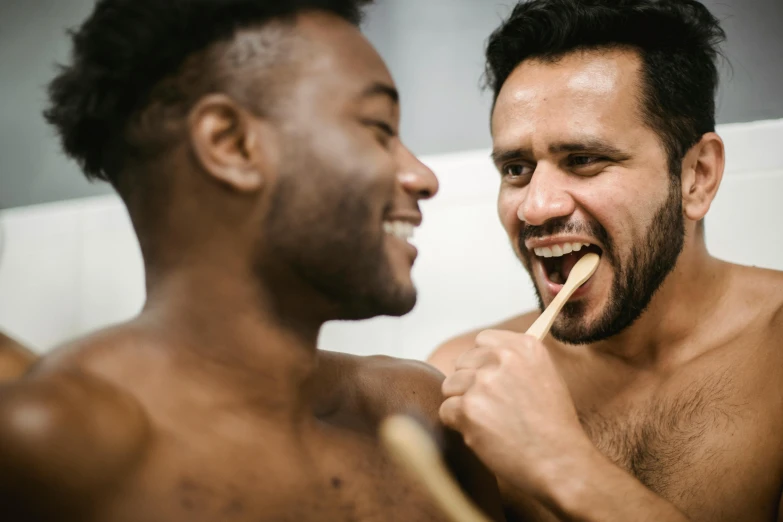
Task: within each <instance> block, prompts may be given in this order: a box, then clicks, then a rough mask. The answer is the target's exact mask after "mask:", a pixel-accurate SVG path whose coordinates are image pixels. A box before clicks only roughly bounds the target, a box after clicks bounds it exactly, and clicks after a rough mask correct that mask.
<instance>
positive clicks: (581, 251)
mask: <svg viewBox="0 0 783 522" xmlns="http://www.w3.org/2000/svg"><path fill="white" fill-rule="evenodd" d="M537 242H538V241H537ZM537 242H536V243H537ZM544 242H545V243H546V244H541V245H540V246H532V245H531V246H532V248H530V247H528V248H529V249H530V250H532V251H533V252H534V253H535V255H536V258H537V260H538V261H539V262H540V263H541V265H542V267H543V269H544V275H545V277H546V278H547V280H549V282H551V283H554V284H556V285H562V284H563V283H565V281H566V280H567V279H568V276H569V274H570V273H571V269H572V268H574V265H575V264H576V263H577V261H579V259H581V258H582V257H583V256H584V255H585V254H587V253H588V252H594V253H596V254H598V255H599V256H600V255H601V254H602V251H601V249H600V248H599V247H598V246H596V245H594V244H592V243H589V242H584V241H559V242H554V241H552V240H551V239H549V240H545V241H542V242H541V243H544Z"/></svg>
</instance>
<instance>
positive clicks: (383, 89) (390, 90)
mask: <svg viewBox="0 0 783 522" xmlns="http://www.w3.org/2000/svg"><path fill="white" fill-rule="evenodd" d="M373 96H388V97H389V99H391V101H392V102H394V103H399V102H400V93H399V92H397V89H395V88H394V87H392V86H391V85H388V84H386V83H381V82H374V83H372V84H371V85H370V86H368V87H367V88H366V89H364V90H363V91H362V94H361V97H362V98H370V97H373Z"/></svg>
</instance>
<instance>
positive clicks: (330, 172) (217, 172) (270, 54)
mask: <svg viewBox="0 0 783 522" xmlns="http://www.w3.org/2000/svg"><path fill="white" fill-rule="evenodd" d="M358 17H359V6H358V5H357V2H353V1H348V0H343V1H337V0H334V1H312V2H301V1H299V2H284V1H277V2H269V1H261V0H234V1H230V2H228V1H226V0H200V1H188V2H183V1H175V0H103V1H100V2H98V4H97V5H96V8H95V11H94V13H93V14H92V15H91V17H90V18H89V19H88V20H87V21H86V22H85V24H84V25H83V26H82V27H81V28H79V29H78V30H77V31H76V33H75V35H74V45H75V47H74V55H73V63H72V65H69V66H68V67H66V68H64V69H63V70H62V71H61V73H60V75H59V76H58V77H57V78H56V79H55V80H54V82H53V83H52V85H51V87H50V96H51V106H50V108H49V109H48V111H47V118H48V120H49V121H50V122H51V123H52V124H53V125H54V126H55V127H56V129H57V130H58V131H59V134H60V136H61V138H62V142H63V146H64V149H65V151H66V152H67V153H68V154H69V155H70V156H71V157H73V158H75V159H76V160H77V161H78V162H79V163H80V164H81V166H82V167H83V169H84V171H85V172H86V173H87V175H88V176H89V177H91V178H100V179H105V180H108V181H109V182H111V183H112V185H113V186H114V187H115V188H116V190H117V192H118V193H119V195H120V196H121V197H122V198H123V200H124V202H125V204H126V206H127V208H128V211H129V214H130V216H131V219H132V222H133V225H134V228H135V230H136V233H137V236H138V238H139V242H140V245H141V249H142V253H143V256H144V261H145V266H146V285H147V302H146V305H145V307H144V310H143V311H142V312H141V313H140V315H139V316H138V317H137V318H135V319H133V320H132V321H130V322H128V323H125V324H121V325H118V326H114V327H111V328H109V329H106V330H104V331H101V332H99V333H96V334H94V335H91V336H89V337H86V338H84V339H80V340H77V341H74V342H72V343H69V344H68V345H67V346H64V347H61V348H60V349H58V350H57V351H56V352H55V353H53V354H52V355H49V356H47V357H46V358H44V359H43V360H42V361H40V362H39V363H38V364H37V365H36V367H35V368H34V369H33V371H31V372H30V373H29V374H27V375H26V376H25V377H24V378H23V379H21V380H19V381H16V382H15V383H13V384H9V385H6V386H5V387H3V388H2V389H1V390H2V393H0V452H2V455H1V456H0V462H1V463H2V464H1V465H0V512H2V518H3V520H14V521H19V520H47V521H53V520H56V521H58V522H67V521H77V520H78V521H101V522H103V521H106V522H108V521H111V522H121V521H127V522H139V521H144V522H156V521H160V522H177V521H187V522H197V521H229V520H236V521H254V522H257V521H284V520H290V521H297V522H305V521H341V520H356V521H359V520H370V519H372V520H373V521H395V522H396V521H402V520H405V521H427V522H429V521H437V520H442V518H441V517H440V515H439V513H438V511H437V510H436V509H434V505H433V504H432V503H431V502H430V500H429V498H428V497H427V496H426V495H425V494H424V493H423V492H422V490H421V488H419V487H418V486H417V485H416V484H414V483H412V482H410V481H409V480H408V479H407V477H405V476H403V475H402V474H401V473H400V472H398V470H397V468H396V466H394V465H392V464H391V463H390V462H389V461H387V458H386V455H385V453H384V452H383V451H382V450H381V448H380V447H379V446H378V444H377V437H376V429H377V425H378V423H379V421H380V420H381V419H382V418H383V417H384V416H386V415H388V414H391V413H398V412H411V413H417V414H418V415H419V416H421V417H422V418H423V419H424V420H425V421H429V422H430V423H431V424H432V425H433V426H436V425H437V411H438V407H439V405H440V402H441V395H440V385H441V380H442V375H440V374H439V373H438V372H435V371H434V370H433V369H431V368H430V367H428V366H427V365H425V364H423V363H414V362H404V361H397V360H393V359H389V358H380V357H374V358H358V357H352V356H348V355H340V354H326V353H319V352H318V351H317V350H316V341H317V337H318V333H319V330H320V328H321V326H322V325H323V323H324V322H326V321H329V320H335V319H360V318H367V317H372V316H375V315H379V314H387V315H401V314H404V313H406V312H408V311H409V310H410V309H411V308H412V307H413V305H414V301H415V289H414V287H413V284H412V281H411V275H410V270H411V265H412V262H413V260H414V258H415V256H416V253H415V249H414V248H413V247H412V246H411V245H410V244H409V243H408V241H407V239H408V238H409V236H410V233H411V231H412V229H413V228H414V227H415V226H416V225H418V224H419V221H420V219H421V215H420V212H419V209H418V202H419V201H420V200H422V199H426V198H428V197H430V196H432V195H433V194H434V193H435V192H436V190H437V180H436V178H435V177H434V175H433V174H432V172H430V171H429V170H428V169H427V168H426V167H425V166H424V165H423V164H421V163H420V162H419V161H418V160H417V159H416V158H414V157H413V156H412V154H411V153H410V152H409V151H408V150H407V149H406V148H405V147H404V146H403V145H402V144H401V142H400V140H399V137H398V135H397V129H398V125H399V121H398V118H399V108H398V102H397V92H396V90H395V88H394V84H393V81H392V79H391V77H390V75H389V73H388V71H387V69H386V67H385V66H384V64H383V62H382V60H381V59H380V57H379V56H378V55H377V54H376V52H375V51H374V49H373V48H372V47H371V46H370V44H369V43H368V42H367V41H366V40H365V39H364V37H363V36H362V35H361V33H360V32H359V30H358V29H357V27H356V26H355V25H354V24H355V23H356V22H357V21H358ZM458 440H459V437H458V436H457V437H454V436H453V432H452V435H448V434H446V435H444V437H443V441H444V447H445V451H446V453H447V455H449V457H450V462H451V463H452V465H453V469H454V470H455V472H456V473H457V475H458V476H460V477H464V478H465V484H466V489H468V490H470V491H471V492H473V493H474V495H475V498H476V500H477V502H478V503H479V504H481V505H482V506H483V507H484V509H485V510H487V511H488V512H490V513H495V514H496V516H497V518H498V519H500V518H501V517H502V515H499V514H498V512H499V511H500V509H499V506H500V503H499V497H498V496H497V488H496V486H495V482H494V479H493V478H492V477H491V476H490V475H488V474H487V473H486V472H485V471H483V468H481V467H480V466H479V465H478V460H477V459H475V458H471V455H470V454H469V453H467V452H466V451H464V446H462V447H460V445H459V444H458V442H457V441H458ZM470 481H473V482H474V483H475V484H478V485H480V487H481V488H483V490H480V489H479V487H476V486H474V485H472V484H468V482H470ZM493 487H495V491H494V494H495V496H494V497H493V496H492V494H493ZM493 502H494V503H493Z"/></svg>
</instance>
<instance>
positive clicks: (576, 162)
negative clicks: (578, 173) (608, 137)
mask: <svg viewBox="0 0 783 522" xmlns="http://www.w3.org/2000/svg"><path fill="white" fill-rule="evenodd" d="M601 161H606V158H600V157H597V156H570V157H569V158H568V164H569V165H570V166H571V167H586V166H588V165H592V164H594V163H598V162H601Z"/></svg>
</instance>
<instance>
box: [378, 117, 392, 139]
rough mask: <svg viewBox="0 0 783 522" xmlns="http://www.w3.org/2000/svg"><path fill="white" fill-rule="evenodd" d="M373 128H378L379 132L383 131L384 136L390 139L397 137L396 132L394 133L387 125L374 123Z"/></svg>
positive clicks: (380, 122) (379, 122)
mask: <svg viewBox="0 0 783 522" xmlns="http://www.w3.org/2000/svg"><path fill="white" fill-rule="evenodd" d="M375 126H376V127H378V128H379V129H380V130H381V131H383V133H384V134H387V135H388V136H389V137H390V138H393V137H395V136H396V135H397V133H396V132H394V129H392V126H391V125H389V124H388V123H384V122H382V121H377V122H375Z"/></svg>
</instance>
